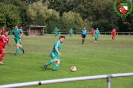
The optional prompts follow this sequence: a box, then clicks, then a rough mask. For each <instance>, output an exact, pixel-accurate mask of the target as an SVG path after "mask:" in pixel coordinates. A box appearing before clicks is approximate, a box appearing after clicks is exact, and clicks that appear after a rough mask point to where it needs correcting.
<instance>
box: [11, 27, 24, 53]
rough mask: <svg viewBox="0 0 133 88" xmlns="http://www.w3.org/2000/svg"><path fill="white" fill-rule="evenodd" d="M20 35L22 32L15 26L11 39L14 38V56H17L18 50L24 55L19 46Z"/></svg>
mask: <svg viewBox="0 0 133 88" xmlns="http://www.w3.org/2000/svg"><path fill="white" fill-rule="evenodd" d="M22 35H23V33H22V30H21V29H19V28H18V26H15V28H14V29H13V30H12V37H13V38H14V40H15V42H16V52H15V55H17V54H18V51H19V48H20V49H21V50H22V51H23V53H24V48H22V46H21V45H20V42H21V37H22Z"/></svg>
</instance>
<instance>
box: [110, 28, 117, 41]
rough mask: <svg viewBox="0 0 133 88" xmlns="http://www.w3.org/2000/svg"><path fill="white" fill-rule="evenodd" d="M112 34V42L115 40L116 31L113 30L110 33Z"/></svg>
mask: <svg viewBox="0 0 133 88" xmlns="http://www.w3.org/2000/svg"><path fill="white" fill-rule="evenodd" d="M111 34H112V40H115V36H116V29H115V28H114V29H113V30H112V32H111Z"/></svg>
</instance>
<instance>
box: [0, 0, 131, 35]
mask: <svg viewBox="0 0 133 88" xmlns="http://www.w3.org/2000/svg"><path fill="white" fill-rule="evenodd" d="M116 1H119V2H121V1H123V2H124V1H129V2H130V3H133V2H132V0H1V1H0V27H3V26H4V27H6V28H7V30H11V29H12V28H13V27H14V26H15V25H18V26H23V27H26V26H29V25H40V26H47V28H46V30H45V32H47V33H52V32H53V30H54V28H55V27H58V29H59V30H60V31H62V32H68V30H69V29H71V28H72V29H73V30H74V32H75V33H76V32H80V31H81V30H82V29H83V27H86V29H87V30H88V31H90V30H91V29H92V28H94V29H95V28H97V27H98V28H99V29H100V31H101V32H110V31H111V30H112V29H113V28H116V30H117V31H119V32H133V11H132V12H131V13H130V14H129V15H127V16H126V17H121V16H119V15H118V14H116V12H115V10H114V3H115V2H116Z"/></svg>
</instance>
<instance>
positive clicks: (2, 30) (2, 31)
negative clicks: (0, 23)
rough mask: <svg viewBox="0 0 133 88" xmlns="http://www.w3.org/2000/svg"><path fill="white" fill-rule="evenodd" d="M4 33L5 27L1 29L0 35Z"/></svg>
mask: <svg viewBox="0 0 133 88" xmlns="http://www.w3.org/2000/svg"><path fill="white" fill-rule="evenodd" d="M5 32H6V28H5V27H2V29H1V35H4V33H5Z"/></svg>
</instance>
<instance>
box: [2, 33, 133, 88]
mask: <svg viewBox="0 0 133 88" xmlns="http://www.w3.org/2000/svg"><path fill="white" fill-rule="evenodd" d="M65 36H66V39H65V41H64V43H62V49H61V54H62V55H61V64H60V66H59V68H58V71H56V72H53V71H52V68H53V66H54V64H52V65H50V66H49V67H48V68H47V69H44V68H43V65H44V64H45V63H47V62H48V61H49V60H51V58H50V57H49V56H48V55H49V52H50V51H51V48H52V46H53V43H54V42H55V41H57V40H58V38H55V37H54V35H48V34H46V35H45V36H23V38H22V45H23V47H24V48H25V53H24V54H23V53H22V51H21V50H19V54H18V55H16V56H15V55H14V53H15V42H14V40H13V38H12V37H11V36H9V38H10V42H11V44H12V47H11V48H10V47H8V46H6V49H5V50H6V53H7V54H6V55H5V58H4V60H3V63H4V65H0V85H4V84H13V83H21V82H32V81H40V80H51V79H61V78H71V77H82V76H95V75H105V74H117V73H129V72H133V36H132V35H119V36H116V40H115V41H112V40H111V35H100V36H99V40H98V42H94V38H92V37H91V35H87V37H86V39H85V43H84V44H81V36H80V35H74V36H73V37H70V36H69V35H65ZM72 65H75V66H76V67H77V71H76V72H71V71H70V68H71V66H72ZM61 87H62V88H106V79H97V80H85V81H75V82H67V83H57V84H47V85H41V86H31V87H24V88H61ZM111 88H133V77H119V78H111Z"/></svg>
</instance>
